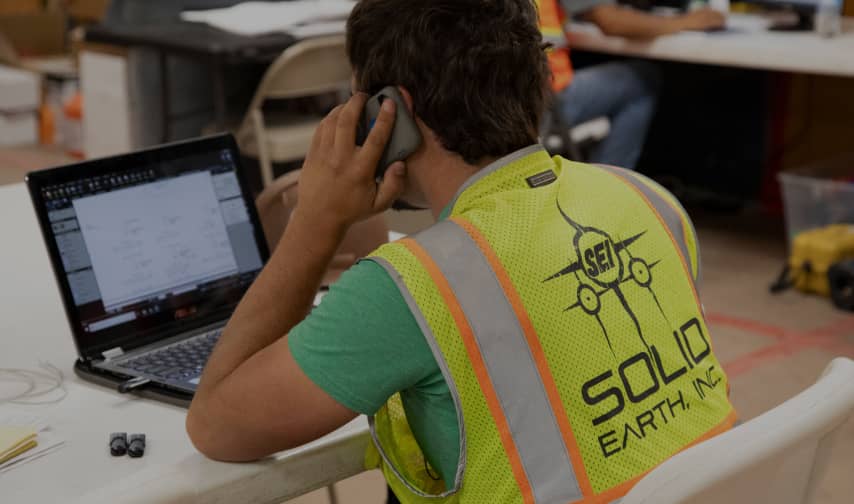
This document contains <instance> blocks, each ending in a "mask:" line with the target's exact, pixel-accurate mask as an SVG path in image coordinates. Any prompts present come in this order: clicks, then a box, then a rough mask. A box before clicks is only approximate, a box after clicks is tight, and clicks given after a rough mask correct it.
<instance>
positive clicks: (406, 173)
mask: <svg viewBox="0 0 854 504" xmlns="http://www.w3.org/2000/svg"><path fill="white" fill-rule="evenodd" d="M543 49H544V48H543V39H542V36H541V34H540V31H539V28H538V25H537V12H536V9H535V6H534V4H533V2H532V0H362V1H360V2H359V3H357V4H356V6H355V8H354V10H353V12H352V14H351V16H350V18H349V20H348V23H347V54H348V59H349V60H350V63H351V68H352V70H353V82H352V88H353V91H354V96H353V97H352V98H351V99H350V100H349V101H348V103H347V104H346V105H344V106H341V107H338V108H336V109H335V110H333V111H332V112H331V113H330V114H329V116H327V117H326V118H325V119H324V120H323V122H322V123H321V125H320V127H319V129H318V130H317V132H316V133H315V135H314V139H313V140H312V145H311V148H310V150H309V154H308V157H307V158H306V160H305V162H304V164H303V169H302V172H301V175H300V177H301V178H300V184H299V196H298V198H297V201H298V202H297V207H296V209H295V210H294V213H293V218H292V219H291V221H290V224H289V225H288V226H287V228H286V230H285V234H284V236H283V238H282V239H281V240H280V241H279V244H278V246H277V247H276V249H275V251H274V253H273V255H272V257H271V258H270V261H269V262H268V263H267V265H266V266H265V267H264V270H263V271H262V272H261V274H260V275H259V276H258V278H257V279H256V281H255V283H254V284H253V285H252V286H251V287H250V288H249V290H248V291H247V293H246V296H245V297H244V299H243V300H242V301H241V302H240V304H239V306H238V307H237V309H236V311H235V312H234V315H233V316H232V318H231V320H230V321H229V323H228V325H227V326H226V328H225V330H224V331H223V333H222V336H221V338H220V340H219V342H218V343H217V346H216V348H214V350H213V352H212V354H211V356H210V359H209V361H208V363H207V366H206V367H205V370H204V373H203V375H202V378H201V381H200V383H199V385H198V390H197V392H196V395H195V397H194V399H193V402H192V404H191V406H190V409H189V412H188V415H187V431H188V434H189V436H190V439H191V440H192V442H193V443H194V445H195V446H196V447H197V448H198V449H199V450H200V451H201V452H202V453H204V454H205V455H207V456H208V457H211V458H214V459H218V460H227V461H248V460H254V459H257V458H260V457H264V456H267V455H269V454H272V453H275V452H278V451H281V450H284V449H287V448H292V447H295V446H298V445H301V444H303V443H307V442H309V441H312V440H315V439H317V438H319V437H320V436H323V435H324V434H327V433H329V432H331V431H333V430H335V429H337V428H339V427H341V426H342V425H344V424H345V423H347V422H349V421H351V420H352V419H353V418H355V417H356V416H357V415H358V414H365V415H368V416H369V424H370V425H371V430H372V434H373V437H372V439H373V442H372V444H371V446H370V448H369V452H368V454H367V457H366V461H367V463H368V466H369V467H379V468H381V469H382V471H383V473H384V475H385V477H386V481H387V482H388V484H389V486H390V487H391V488H392V490H393V492H394V494H395V495H396V497H397V498H399V500H400V502H404V503H426V502H432V503H436V504H444V503H448V504H450V503H459V504H481V503H496V504H504V503H507V504H509V503H526V504H528V503H534V502H536V503H539V504H557V503H560V504H565V503H567V502H579V501H582V502H613V501H614V500H616V499H618V498H619V497H620V496H622V495H624V494H625V493H626V492H627V491H628V490H629V489H630V488H631V487H632V485H633V484H634V483H635V482H636V481H637V480H638V479H639V478H640V477H642V475H644V474H645V473H646V472H648V471H649V470H651V469H652V468H653V467H655V466H657V465H658V464H660V463H661V462H663V461H664V460H666V459H667V458H669V457H670V456H672V455H673V454H675V453H678V452H679V451H681V450H682V449H684V448H685V447H687V446H689V445H691V444H692V443H695V442H698V441H700V440H702V439H705V438H708V437H710V436H714V435H716V434H717V433H720V432H723V431H725V430H727V429H728V428H730V426H731V425H732V424H733V422H734V420H735V413H734V411H733V408H732V405H731V404H730V403H729V400H728V397H727V378H726V375H725V373H723V371H722V370H721V366H720V364H719V363H718V361H717V359H716V357H715V355H714V353H713V352H712V345H711V341H710V338H709V330H708V327H707V326H706V324H705V322H704V318H703V312H702V308H701V304H700V299H699V296H698V288H699V287H698V283H699V282H698V278H699V271H700V264H699V254H698V247H697V237H696V234H695V233H694V231H693V227H692V226H691V222H690V220H689V219H688V216H687V215H686V214H685V212H684V211H683V210H682V209H681V207H680V206H679V203H678V202H677V201H676V200H675V198H673V197H672V196H671V195H670V194H669V193H667V191H665V190H664V189H662V188H661V187H660V186H658V185H656V184H655V183H653V182H651V181H650V180H648V179H647V178H645V177H643V176H641V175H639V174H636V173H634V172H630V171H627V170H622V169H618V168H610V167H600V166H593V165H586V164H581V163H572V162H569V161H567V160H565V159H562V158H560V157H557V156H556V157H551V156H550V155H549V154H548V153H547V152H546V151H545V149H544V148H543V147H542V146H541V145H540V144H539V143H538V142H537V137H538V133H539V132H538V129H539V124H540V120H541V115H542V111H543V105H544V103H545V100H546V97H547V94H548V83H549V72H548V65H547V62H546V55H545V52H544V50H543ZM386 86H395V87H396V88H397V89H398V91H399V92H400V94H401V96H402V103H401V104H400V105H396V103H395V101H393V100H388V99H387V100H385V101H384V102H383V105H382V112H380V115H379V116H378V118H377V120H376V122H375V124H374V126H373V129H372V130H371V132H370V133H369V135H368V137H367V139H366V140H365V142H364V143H363V144H362V146H361V147H357V146H356V145H355V138H356V129H357V124H358V122H359V120H360V115H361V112H362V109H363V107H364V105H365V103H366V101H367V99H368V95H370V94H374V93H377V92H378V91H379V90H381V89H383V88H385V87H386ZM398 106H399V107H405V109H403V108H401V109H397V107H398ZM398 110H399V111H400V112H401V113H405V114H409V115H411V116H412V118H413V119H414V121H415V124H416V126H417V127H418V129H419V131H420V134H421V136H422V139H423V140H422V142H421V144H420V146H419V147H418V148H417V150H415V151H414V153H413V154H411V155H410V156H409V157H408V158H406V159H405V162H397V163H394V164H392V165H391V166H390V167H389V168H388V170H387V171H386V172H385V174H384V176H383V177H382V179H381V181H379V182H377V178H376V173H377V172H376V169H377V162H378V160H379V159H380V156H381V154H382V152H383V151H384V149H385V148H386V143H387V140H388V138H389V136H390V132H391V130H392V128H393V123H394V121H395V117H396V111H398ZM396 201H398V202H400V201H402V202H405V203H406V204H407V206H409V207H419V208H429V209H430V211H431V213H432V215H433V217H434V218H435V219H436V220H437V222H436V224H434V225H433V226H431V227H429V228H428V229H426V230H424V231H422V232H421V233H418V234H416V235H413V236H411V237H408V238H405V239H403V240H400V241H396V242H394V243H390V244H386V245H383V246H382V247H380V248H379V249H377V250H376V251H374V252H373V253H372V254H371V255H369V256H368V257H367V258H366V259H365V260H362V261H361V262H359V263H357V264H356V265H355V266H353V267H352V268H350V269H349V270H348V271H347V272H345V273H344V274H343V275H342V276H341V278H340V279H339V280H338V281H337V282H336V283H335V284H333V285H332V286H331V287H330V290H329V292H328V293H327V294H326V296H325V297H324V299H323V301H322V302H321V304H320V305H319V306H317V307H315V308H312V300H313V299H314V296H315V293H316V292H317V290H318V288H319V287H320V282H321V279H322V278H323V274H324V271H325V270H326V269H327V267H328V266H329V264H330V262H331V260H332V257H333V256H334V254H335V251H336V250H337V249H338V247H339V245H340V243H341V240H342V237H343V236H344V235H345V234H346V232H347V230H348V229H350V228H351V226H352V225H353V224H354V223H355V222H357V221H360V220H363V219H365V218H367V217H369V216H371V215H375V214H377V213H380V212H383V211H385V210H386V209H387V208H389V207H390V206H391V205H392V204H393V203H394V202H396ZM700 381H702V383H703V384H702V385H701V384H700V383H699V382H700ZM698 387H702V389H698Z"/></svg>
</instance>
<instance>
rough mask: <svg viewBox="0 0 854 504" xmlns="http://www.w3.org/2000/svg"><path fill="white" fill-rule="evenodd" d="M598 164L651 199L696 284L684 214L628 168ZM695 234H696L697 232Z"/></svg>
mask: <svg viewBox="0 0 854 504" xmlns="http://www.w3.org/2000/svg"><path fill="white" fill-rule="evenodd" d="M596 166H598V167H600V168H602V169H603V170H606V171H608V172H610V173H613V174H614V175H616V176H617V177H619V178H620V179H621V180H624V181H625V182H626V183H628V184H631V185H632V186H633V187H635V188H637V189H638V190H639V191H640V192H641V193H642V194H643V195H644V196H646V199H647V200H649V202H650V204H651V205H652V206H653V208H654V209H655V211H656V212H657V213H658V215H660V216H661V219H662V220H663V221H664V223H665V224H666V225H667V227H668V228H669V229H670V232H671V233H672V234H673V238H674V239H675V240H676V245H677V246H678V247H679V250H680V251H681V253H682V257H683V258H684V259H685V266H687V268H688V273H689V275H690V276H691V280H692V283H694V285H695V286H696V285H697V283H696V279H695V278H694V272H693V269H692V267H691V254H690V252H689V251H688V242H686V241H685V228H684V227H683V225H682V222H683V221H682V216H681V215H679V213H678V212H677V211H676V210H675V209H674V208H673V206H671V204H670V203H669V202H667V201H666V200H665V199H664V198H663V197H661V195H660V194H658V193H657V192H656V191H655V189H653V188H651V187H650V186H648V185H647V184H646V183H644V182H643V181H642V180H639V179H638V178H637V177H636V176H634V175H633V174H632V173H631V172H629V171H628V170H624V169H622V168H617V167H614V166H607V165H596ZM694 236H696V234H695V235H694ZM698 259H699V258H698Z"/></svg>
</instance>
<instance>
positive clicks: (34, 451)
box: [0, 412, 65, 474]
mask: <svg viewBox="0 0 854 504" xmlns="http://www.w3.org/2000/svg"><path fill="white" fill-rule="evenodd" d="M0 425H16V426H24V427H32V428H33V430H35V431H36V432H37V438H36V441H37V442H38V445H37V446H36V447H34V448H31V449H29V450H27V451H25V452H24V453H22V454H20V455H18V456H17V457H14V458H13V459H11V460H7V461H6V462H4V463H2V464H0V474H3V473H4V472H6V471H10V470H12V469H14V468H16V467H20V466H22V465H24V464H26V463H27V462H32V461H33V460H36V459H38V458H40V457H43V456H45V455H47V454H49V453H51V452H53V451H56V450H58V449H59V448H61V447H62V446H63V445H64V444H65V440H64V439H62V438H61V437H59V435H58V434H57V433H56V432H54V431H52V430H51V428H50V425H49V420H48V419H47V418H44V417H40V416H36V415H32V414H28V413H24V412H7V413H5V414H4V413H0Z"/></svg>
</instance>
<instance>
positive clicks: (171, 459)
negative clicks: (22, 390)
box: [0, 184, 369, 504]
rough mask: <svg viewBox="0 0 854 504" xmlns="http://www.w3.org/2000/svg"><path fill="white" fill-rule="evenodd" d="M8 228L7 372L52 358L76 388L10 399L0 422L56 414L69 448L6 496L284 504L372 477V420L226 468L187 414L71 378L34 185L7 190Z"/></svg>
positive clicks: (9, 475) (0, 250)
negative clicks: (43, 398) (46, 396)
mask: <svg viewBox="0 0 854 504" xmlns="http://www.w3.org/2000/svg"><path fill="white" fill-rule="evenodd" d="M0 229H2V230H3V234H4V236H5V239H4V240H3V246H2V247H0V279H2V282H0V338H2V339H0V348H2V351H0V367H3V368H18V367H23V368H30V369H34V368H36V367H37V365H38V363H39V361H42V360H45V361H49V362H51V363H52V364H54V365H56V366H57V367H59V368H60V369H61V370H62V371H63V373H64V374H65V385H66V388H67V389H68V396H67V397H66V398H65V399H64V400H62V401H61V402H60V403H58V404H56V405H52V406H17V405H8V404H0V416H3V413H5V412H8V411H24V412H28V413H30V414H32V415H34V416H45V417H48V418H49V419H50V424H51V426H52V428H53V429H54V430H55V431H56V433H57V435H58V436H59V437H62V438H64V439H65V441H66V444H65V446H64V447H62V448H60V449H59V450H58V451H56V452H53V453H50V454H48V455H46V456H45V457H43V458H40V459H37V460H34V461H32V462H29V463H27V464H26V465H23V466H21V467H18V468H16V469H13V470H11V471H9V472H6V473H3V474H0V495H2V497H0V501H2V502H4V503H6V502H8V503H15V504H44V503H53V502H79V503H80V504H83V503H86V504H108V503H109V504H121V503H147V504H148V503H158V502H169V503H193V504H196V503H198V504H212V503H232V502H248V501H251V502H281V501H284V500H285V499H287V498H291V497H294V496H297V495H300V494H303V493H306V492H309V491H311V490H314V489H316V488H321V487H323V486H325V485H327V484H329V483H331V482H334V481H337V480H341V479H344V478H347V477H349V476H352V475H354V474H357V473H359V472H361V471H363V470H364V463H363V461H364V453H365V448H366V446H367V443H368V442H369V435H368V431H367V422H366V421H365V419H364V417H360V418H358V419H356V420H354V421H353V422H352V423H350V424H348V425H347V426H345V427H343V428H341V429H339V430H338V431H336V432H334V433H332V434H330V435H328V436H326V437H324V438H322V439H320V440H318V441H316V442H314V443H311V444H308V445H306V446H303V447H300V448H298V449H296V450H292V451H288V452H284V453H281V454H279V455H277V456H275V457H272V458H269V459H267V460H265V461H262V462H257V463H251V464H225V463H220V462H213V461H210V460H208V459H206V458H204V457H203V456H202V455H200V454H198V453H197V452H196V451H195V449H194V448H193V447H192V445H191V444H190V441H189V439H188V438H187V435H186V433H185V430H184V419H185V416H186V410H184V409H182V408H178V407H174V406H170V405H166V404H162V403H158V402H154V401H149V400H144V399H138V398H135V397H133V396H131V395H119V394H118V393H116V392H113V391H110V390H108V389H106V388H101V387H97V386H94V385H91V384H89V383H86V382H83V381H82V380H80V379H79V378H77V377H76V376H75V375H74V373H73V371H72V364H73V361H74V358H75V356H76V355H77V354H76V351H75V349H74V342H73V339H72V337H71V333H70V330H69V328H68V323H67V322H66V318H65V314H64V312H63V308H62V302H61V300H60V297H59V292H58V290H57V288H56V282H55V280H54V277H53V273H52V271H51V268H50V262H49V260H48V257H47V253H46V251H45V247H44V244H43V241H42V237H41V235H40V232H39V226H38V224H37V222H36V219H35V215H34V213H33V210H32V205H31V203H30V200H29V195H28V193H27V190H26V188H25V186H24V185H23V184H16V185H11V186H2V187H0ZM116 431H126V432H144V433H146V434H147V437H148V439H147V448H146V453H145V456H144V457H143V458H140V459H132V458H129V457H121V458H114V457H111V456H110V453H109V449H108V442H109V434H110V433H111V432H116Z"/></svg>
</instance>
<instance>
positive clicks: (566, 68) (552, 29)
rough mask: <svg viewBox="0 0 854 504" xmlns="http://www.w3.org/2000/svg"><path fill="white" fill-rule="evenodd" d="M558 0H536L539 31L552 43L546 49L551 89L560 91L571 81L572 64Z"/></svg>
mask: <svg viewBox="0 0 854 504" xmlns="http://www.w3.org/2000/svg"><path fill="white" fill-rule="evenodd" d="M557 2H558V0H537V9H538V10H539V13H540V32H541V33H542V34H543V41H544V42H548V43H550V44H551V45H552V48H551V49H549V50H548V51H546V56H547V57H548V60H549V68H550V69H551V72H552V91H554V92H555V93H559V92H561V91H562V90H563V89H564V88H566V87H567V86H569V84H570V82H572V64H571V63H570V60H569V46H567V43H566V35H564V33H563V23H564V17H565V16H564V15H563V10H562V9H561V8H560V6H559V5H558V3H557Z"/></svg>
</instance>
